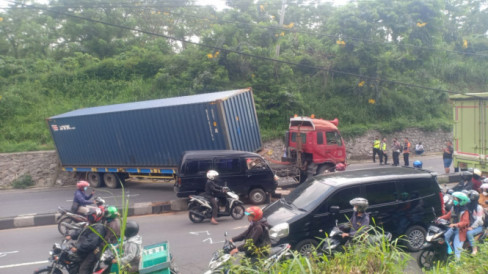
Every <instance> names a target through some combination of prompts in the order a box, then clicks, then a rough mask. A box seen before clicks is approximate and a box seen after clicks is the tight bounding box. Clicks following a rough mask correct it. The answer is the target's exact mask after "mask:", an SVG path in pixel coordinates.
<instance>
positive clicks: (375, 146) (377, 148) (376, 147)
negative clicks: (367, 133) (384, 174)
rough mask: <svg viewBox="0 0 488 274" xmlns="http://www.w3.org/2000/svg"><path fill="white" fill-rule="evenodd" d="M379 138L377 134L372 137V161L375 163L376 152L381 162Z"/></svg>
mask: <svg viewBox="0 0 488 274" xmlns="http://www.w3.org/2000/svg"><path fill="white" fill-rule="evenodd" d="M380 144H381V141H380V138H379V137H378V136H376V137H374V142H373V163H376V154H378V157H379V158H380V162H381V150H380Z"/></svg>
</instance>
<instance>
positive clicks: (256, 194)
mask: <svg viewBox="0 0 488 274" xmlns="http://www.w3.org/2000/svg"><path fill="white" fill-rule="evenodd" d="M249 200H250V201H251V203H253V204H255V205H259V204H263V203H264V202H265V201H266V193H265V192H264V190H262V189H261V188H255V189H253V190H251V191H250V192H249Z"/></svg>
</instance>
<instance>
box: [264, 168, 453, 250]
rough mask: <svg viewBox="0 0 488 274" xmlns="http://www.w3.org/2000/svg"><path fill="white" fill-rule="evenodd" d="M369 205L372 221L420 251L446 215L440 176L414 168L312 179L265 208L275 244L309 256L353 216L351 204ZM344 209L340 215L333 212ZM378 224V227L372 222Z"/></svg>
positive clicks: (406, 244)
mask: <svg viewBox="0 0 488 274" xmlns="http://www.w3.org/2000/svg"><path fill="white" fill-rule="evenodd" d="M356 197H363V198H366V199H368V201H369V208H368V210H367V212H369V213H370V216H371V218H372V219H373V218H374V223H375V224H376V225H379V226H381V227H383V229H384V230H385V231H388V232H391V233H392V234H393V235H394V236H396V237H398V236H400V235H405V239H406V241H405V242H404V245H405V246H406V247H407V248H408V249H409V250H410V251H417V250H419V248H420V247H421V246H422V244H423V243H424V241H425V234H426V228H427V227H428V225H429V223H430V222H431V221H432V220H433V219H434V218H435V217H434V212H435V216H440V215H442V214H443V213H444V206H443V203H442V201H443V197H442V192H441V191H440V188H439V185H438V183H437V175H436V174H435V173H431V172H429V171H426V170H421V169H414V168H408V167H384V168H372V169H363V170H355V171H345V172H334V173H330V174H327V175H323V176H316V177H314V178H311V179H309V180H307V181H305V182H304V183H302V184H301V185H299V186H298V187H297V188H296V189H294V190H293V191H292V192H291V193H290V194H289V195H287V196H286V197H283V198H281V199H280V200H278V201H276V202H274V203H272V204H270V205H269V206H267V207H266V208H264V210H263V211H264V217H266V218H267V220H268V222H269V223H270V224H271V225H272V226H273V227H272V229H271V230H270V236H271V239H272V240H273V244H282V243H289V244H291V245H292V247H293V248H294V249H295V250H298V251H299V252H301V253H307V252H309V251H310V250H312V248H313V247H314V246H316V245H317V244H318V243H319V242H320V241H321V239H324V238H325V235H326V233H330V231H331V230H332V228H333V227H334V226H335V222H336V220H338V222H347V220H348V219H347V218H350V217H351V215H352V212H353V211H352V206H351V205H350V204H349V201H350V200H352V199H353V198H356ZM334 206H335V207H337V206H338V207H339V208H340V210H339V213H334V210H331V207H334ZM371 223H372V224H373V222H371Z"/></svg>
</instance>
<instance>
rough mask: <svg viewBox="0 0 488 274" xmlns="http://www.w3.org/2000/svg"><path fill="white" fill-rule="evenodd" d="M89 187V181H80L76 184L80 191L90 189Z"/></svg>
mask: <svg viewBox="0 0 488 274" xmlns="http://www.w3.org/2000/svg"><path fill="white" fill-rule="evenodd" d="M89 186H90V183H88V182H87V181H78V183H76V188H77V189H79V190H84V189H85V187H89Z"/></svg>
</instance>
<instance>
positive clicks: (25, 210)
mask: <svg viewBox="0 0 488 274" xmlns="http://www.w3.org/2000/svg"><path fill="white" fill-rule="evenodd" d="M417 159H420V160H421V161H422V162H423V167H424V169H428V170H432V171H434V172H437V173H438V174H443V173H444V169H443V166H442V156H437V155H430V156H420V157H419V156H412V159H410V163H413V161H415V160H417ZM377 162H378V160H377ZM400 162H401V163H403V159H401V161H400ZM376 167H378V168H380V167H384V166H382V165H379V163H376V164H375V163H372V160H370V161H369V162H368V161H362V162H353V163H352V164H350V165H349V166H348V167H347V170H355V169H362V168H376ZM74 191H75V189H74V186H64V187H52V188H36V189H26V190H2V191H0V201H2V206H1V207H0V218H3V217H13V216H18V215H23V214H33V213H37V214H39V213H54V212H56V211H57V208H58V206H61V207H64V208H70V207H71V203H72V199H73V193H74ZM95 191H96V192H95V196H100V197H102V198H104V199H105V201H106V202H107V204H108V205H115V206H118V207H119V206H120V205H121V201H122V190H121V189H109V188H97V189H96V190H95ZM125 195H126V196H128V198H129V199H128V200H129V203H130V204H133V203H140V202H159V201H170V200H173V199H176V198H177V197H176V194H175V193H174V191H173V183H172V182H156V183H137V182H128V183H127V187H126V189H125Z"/></svg>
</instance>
